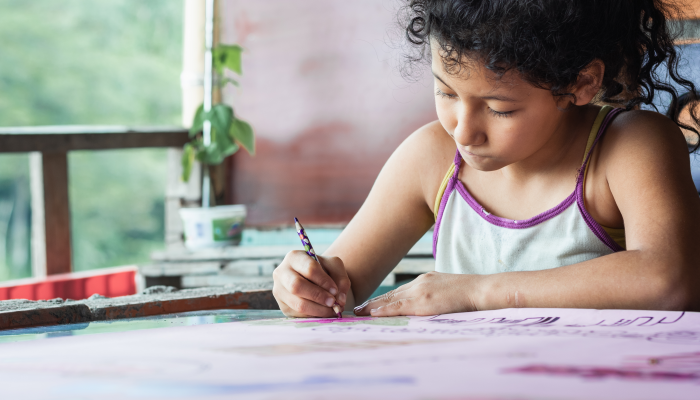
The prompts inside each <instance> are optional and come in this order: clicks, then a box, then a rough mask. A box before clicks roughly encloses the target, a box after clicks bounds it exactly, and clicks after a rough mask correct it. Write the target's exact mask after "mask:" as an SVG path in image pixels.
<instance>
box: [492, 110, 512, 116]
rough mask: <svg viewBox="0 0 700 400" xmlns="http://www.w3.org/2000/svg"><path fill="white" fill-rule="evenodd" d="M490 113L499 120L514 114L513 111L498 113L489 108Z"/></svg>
mask: <svg viewBox="0 0 700 400" xmlns="http://www.w3.org/2000/svg"><path fill="white" fill-rule="evenodd" d="M489 112H490V113H491V114H493V115H495V116H496V117H499V118H508V117H510V115H511V114H512V113H513V111H496V110H494V109H492V108H489Z"/></svg>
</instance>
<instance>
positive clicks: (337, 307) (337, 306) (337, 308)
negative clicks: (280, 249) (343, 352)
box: [294, 218, 343, 318]
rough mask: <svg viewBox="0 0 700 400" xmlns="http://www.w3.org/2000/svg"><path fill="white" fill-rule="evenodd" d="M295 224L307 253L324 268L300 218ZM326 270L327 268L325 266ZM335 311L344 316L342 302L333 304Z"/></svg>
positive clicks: (339, 315)
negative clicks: (341, 309) (341, 307)
mask: <svg viewBox="0 0 700 400" xmlns="http://www.w3.org/2000/svg"><path fill="white" fill-rule="evenodd" d="M294 225H296V228H297V234H298V235H299V239H301V244H302V245H303V246H304V250H305V251H306V254H308V255H309V257H311V258H313V259H314V260H316V262H317V263H318V265H320V266H321V268H323V264H321V261H319V259H318V257H316V252H315V251H314V247H313V246H312V245H311V241H310V240H309V237H308V236H306V231H305V230H304V227H303V226H301V224H300V223H299V220H298V219H296V218H294ZM323 269H324V271H325V268H323ZM333 311H334V312H335V314H336V315H337V316H338V318H343V314H341V312H340V304H338V302H337V301H336V302H335V304H333Z"/></svg>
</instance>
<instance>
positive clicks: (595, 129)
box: [581, 106, 613, 193]
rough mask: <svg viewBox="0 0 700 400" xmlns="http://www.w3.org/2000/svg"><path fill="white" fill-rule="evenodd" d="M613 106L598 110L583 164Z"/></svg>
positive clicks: (585, 172) (589, 135) (584, 187)
mask: <svg viewBox="0 0 700 400" xmlns="http://www.w3.org/2000/svg"><path fill="white" fill-rule="evenodd" d="M612 110H613V108H612V107H610V106H603V107H602V108H601V109H600V111H598V116H597V117H596V118H595V121H594V122H593V126H592V127H591V133H589V134H588V142H587V143H586V151H584V152H583V161H581V165H583V163H585V162H586V157H587V156H588V153H589V152H590V151H591V148H592V147H593V142H595V138H596V136H598V131H599V130H600V126H601V125H602V124H603V120H604V119H605V117H607V116H608V113H609V112H610V111H612ZM588 164H590V163H587V164H586V166H585V167H586V169H585V171H583V189H584V193H585V189H586V174H588Z"/></svg>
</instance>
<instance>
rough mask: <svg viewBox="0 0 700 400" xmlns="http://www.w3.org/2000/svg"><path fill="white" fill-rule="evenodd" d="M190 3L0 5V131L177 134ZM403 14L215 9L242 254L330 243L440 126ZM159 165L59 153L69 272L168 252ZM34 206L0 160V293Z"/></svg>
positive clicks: (19, 177) (272, 4)
mask: <svg viewBox="0 0 700 400" xmlns="http://www.w3.org/2000/svg"><path fill="white" fill-rule="evenodd" d="M194 3H197V4H199V3H202V2H201V1H200V0H150V1H142V0H100V1H85V0H62V1H55V0H32V1H26V0H0V42H1V43H2V46H0V126H5V127H8V126H14V127H17V126H38V125H128V126H144V125H145V126H168V125H169V126H173V125H177V126H182V125H183V124H184V125H187V121H189V120H190V119H191V115H189V114H187V113H188V112H190V113H191V112H192V107H189V111H188V110H187V109H185V110H184V112H185V114H187V115H184V116H183V104H187V102H188V98H187V96H188V95H187V93H188V92H187V90H188V89H187V88H188V87H190V89H191V86H192V79H191V78H192V77H191V76H186V74H183V75H182V76H181V73H182V72H183V61H184V62H185V63H186V62H187V61H188V58H187V57H188V56H187V55H186V54H187V52H184V54H185V55H183V48H187V45H186V43H185V41H184V40H183V35H184V33H183V32H184V31H185V21H186V20H187V18H188V17H192V16H191V15H189V16H188V14H187V13H186V10H188V9H189V8H188V7H187V5H188V4H194ZM400 3H401V2H400V1H398V0H392V1H386V0H353V1H343V0H295V1H289V0H219V1H218V2H217V11H216V31H217V32H218V34H217V36H218V42H220V43H222V44H234V43H237V44H240V45H241V46H243V48H244V53H243V75H242V77H241V79H240V86H239V87H234V86H231V85H229V86H227V87H226V88H225V89H224V90H223V91H222V93H221V96H222V98H223V100H224V101H225V102H226V103H228V104H231V105H232V106H233V107H234V110H235V112H236V115H237V116H238V117H240V118H241V119H244V120H246V121H248V122H250V124H251V125H252V126H253V128H254V129H255V132H256V137H257V139H256V140H257V154H256V156H255V157H251V156H250V155H248V154H247V153H246V152H239V153H237V154H235V155H234V156H233V157H230V158H229V159H227V160H226V161H225V163H224V166H223V167H222V169H221V170H220V171H219V172H220V176H218V177H215V178H216V179H215V181H216V182H215V184H218V186H219V189H221V190H222V194H221V196H218V197H219V200H220V201H222V202H224V203H228V204H245V205H246V206H247V207H248V221H247V223H248V225H249V227H250V229H249V230H247V231H246V233H245V234H244V239H243V243H242V245H265V244H281V243H283V244H285V245H286V244H290V245H294V246H297V245H298V243H296V242H294V241H295V240H296V236H294V235H293V233H292V234H291V235H290V233H289V232H288V231H286V230H279V229H280V228H287V229H288V228H289V225H290V222H291V221H292V218H293V217H295V216H296V217H299V218H300V220H301V221H303V222H304V224H305V225H307V226H312V227H315V228H316V229H317V230H316V231H315V233H314V234H313V235H311V236H312V237H313V238H314V239H313V240H314V243H316V244H321V243H329V242H330V241H332V239H333V238H334V237H336V236H337V234H338V233H339V231H340V229H341V228H342V226H343V225H344V224H345V223H347V222H348V221H349V220H350V218H351V217H352V216H353V215H354V213H355V212H356V211H357V209H359V207H360V205H361V204H362V201H363V200H364V199H365V197H366V195H367V193H368V192H369V190H370V188H371V186H372V183H373V182H374V179H375V177H376V175H377V173H378V172H379V170H380V169H381V166H382V165H383V164H384V162H385V161H386V159H387V158H388V157H389V155H390V154H391V152H392V151H393V150H394V149H395V148H396V147H397V146H398V144H399V143H401V141H402V140H403V139H404V138H406V137H407V136H408V135H409V134H410V133H411V132H413V131H414V130H415V129H417V128H418V127H420V126H422V125H424V124H426V123H428V122H430V121H432V120H434V119H436V114H435V110H434V104H433V96H432V79H431V77H430V76H429V74H428V73H423V74H422V75H420V74H418V75H414V76H413V78H414V79H410V80H407V79H405V78H404V77H403V76H402V74H401V67H402V65H403V60H402V54H403V52H402V45H403V42H402V40H403V38H402V32H401V29H400V27H399V24H398V20H397V10H398V7H399V6H400ZM202 4H203V3H202ZM693 4H700V2H694V3H693ZM694 7H697V8H698V10H700V5H696V6H694ZM200 8H201V7H200ZM190 10H191V9H190ZM699 12H700V11H699ZM699 15H700V14H699ZM695 18H697V17H695ZM685 24H686V26H687V27H688V30H687V32H686V36H685V37H684V38H682V39H683V41H682V42H681V43H682V44H681V45H679V46H680V47H681V48H682V51H683V54H684V55H685V57H686V58H685V61H684V64H683V69H684V73H686V76H690V77H692V79H693V80H694V81H695V83H696V84H700V69H699V68H698V65H700V44H698V40H697V38H700V20H698V19H692V20H690V21H686V23H685ZM190 61H191V60H190ZM426 72H427V68H426ZM200 85H201V83H200ZM183 93H184V95H183ZM199 96H200V97H199V98H197V99H194V100H192V101H190V103H192V102H193V101H194V102H196V103H197V104H199V102H200V101H201V93H200V94H199ZM658 105H659V106H660V111H662V112H663V111H665V100H664V99H663V98H659V104H658ZM185 108H187V107H185ZM168 152H169V150H167V149H137V150H103V151H71V152H69V153H68V166H69V197H70V220H71V243H72V255H71V256H72V266H71V267H72V271H84V270H90V269H99V268H104V267H112V266H119V265H126V264H138V265H143V264H147V263H149V262H151V259H150V254H151V253H152V252H153V251H155V250H162V249H164V248H165V247H167V246H166V244H167V243H166V239H165V238H166V237H168V232H169V229H171V228H172V227H169V226H170V225H169V222H168V221H167V220H166V215H168V211H167V209H168V207H169V206H168V204H170V203H168V202H169V201H174V202H176V203H177V204H176V206H177V207H179V206H180V205H188V204H185V203H186V199H185V200H183V199H182V198H181V197H182V196H180V197H177V196H176V195H172V196H171V195H170V194H169V195H168V196H170V197H167V196H166V193H170V192H168V189H167V185H168V182H169V179H172V178H169V176H172V171H168V168H169V167H168V165H169V164H168V162H169V161H168V160H169V159H170V160H172V156H173V154H172V153H168ZM176 164H177V163H176ZM170 165H172V164H170ZM169 172H170V175H169ZM217 182H218V183H217ZM215 186H216V185H215ZM171 194H172V193H171ZM190 200H192V199H190ZM30 201H31V199H30V190H29V161H28V156H27V155H26V154H21V153H20V154H0V281H1V280H8V279H16V278H23V277H29V276H31V271H32V267H31V243H30V238H31V211H30V210H31V207H30ZM191 203H193V204H194V203H196V201H194V200H192V201H191ZM190 205H191V204H190ZM176 214H177V213H176V212H175V213H174V214H173V213H171V215H175V216H176ZM176 219H177V218H176ZM174 223H175V224H176V225H177V224H178V223H179V222H177V221H176V222H174ZM173 229H174V230H173ZM173 229H171V230H172V231H173V232H175V234H176V236H177V235H180V233H179V232H181V227H180V228H177V227H176V228H173ZM177 229H180V231H178V230H177ZM271 229H277V230H271ZM176 239H177V240H179V241H180V242H181V237H177V238H176ZM177 240H176V241H177ZM429 242H430V238H429V237H427V238H426V245H427V246H428V248H429V245H430V243H429ZM426 256H427V257H430V255H429V251H428V254H426Z"/></svg>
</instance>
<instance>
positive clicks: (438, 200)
mask: <svg viewBox="0 0 700 400" xmlns="http://www.w3.org/2000/svg"><path fill="white" fill-rule="evenodd" d="M454 173H455V164H454V163H452V165H450V169H448V170H447V173H446V174H445V177H444V178H442V183H441V184H440V189H439V190H438V192H437V196H436V197H435V206H434V207H433V214H435V221H437V219H438V212H439V211H440V203H441V202H442V196H443V195H444V194H445V189H447V184H448V183H450V178H452V175H453V174H454Z"/></svg>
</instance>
